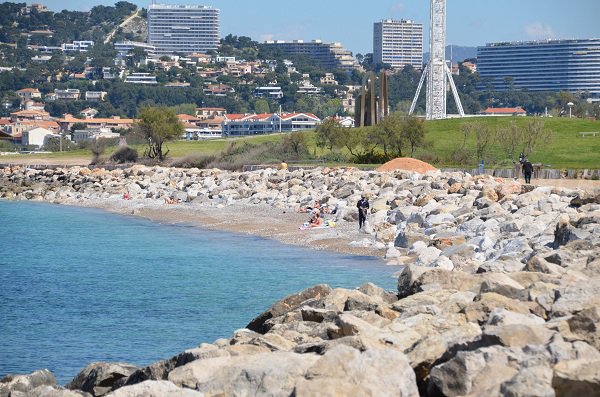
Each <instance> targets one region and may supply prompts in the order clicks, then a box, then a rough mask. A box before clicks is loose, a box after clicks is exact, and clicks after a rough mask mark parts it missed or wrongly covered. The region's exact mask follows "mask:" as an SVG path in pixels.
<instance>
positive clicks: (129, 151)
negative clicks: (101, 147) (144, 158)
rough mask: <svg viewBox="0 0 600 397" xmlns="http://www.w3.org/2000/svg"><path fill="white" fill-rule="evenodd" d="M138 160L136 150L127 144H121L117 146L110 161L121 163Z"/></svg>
mask: <svg viewBox="0 0 600 397" xmlns="http://www.w3.org/2000/svg"><path fill="white" fill-rule="evenodd" d="M137 160H138V152H137V150H135V149H133V148H130V147H129V146H122V147H120V148H118V149H117V150H116V151H115V152H114V153H113V154H112V155H111V156H110V161H112V162H115V163H118V164H123V163H135V162H137Z"/></svg>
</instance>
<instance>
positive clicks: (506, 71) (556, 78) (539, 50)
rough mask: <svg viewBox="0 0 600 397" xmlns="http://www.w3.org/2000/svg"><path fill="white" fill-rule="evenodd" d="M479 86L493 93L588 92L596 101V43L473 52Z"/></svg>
mask: <svg viewBox="0 0 600 397" xmlns="http://www.w3.org/2000/svg"><path fill="white" fill-rule="evenodd" d="M477 71H478V72H479V75H480V76H481V80H482V81H483V82H484V83H482V84H491V85H492V86H493V88H494V89H495V90H501V91H502V90H508V89H511V88H514V89H527V90H529V91H569V92H573V93H575V92H585V91H587V92H589V93H591V94H592V96H595V97H600V39H581V40H544V41H528V42H510V43H493V44H487V45H486V46H485V47H478V48H477Z"/></svg>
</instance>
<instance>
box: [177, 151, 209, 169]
mask: <svg viewBox="0 0 600 397" xmlns="http://www.w3.org/2000/svg"><path fill="white" fill-rule="evenodd" d="M216 159H217V157H216V156H214V155H208V156H207V155H201V154H190V155H188V156H185V157H183V158H181V159H177V160H174V161H173V162H172V163H171V167H177V168H194V167H195V168H209V167H208V165H209V164H211V163H212V162H214V161H215V160H216Z"/></svg>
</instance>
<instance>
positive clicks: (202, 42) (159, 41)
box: [148, 4, 220, 54]
mask: <svg viewBox="0 0 600 397" xmlns="http://www.w3.org/2000/svg"><path fill="white" fill-rule="evenodd" d="M219 39H220V24H219V10H218V9H217V8H213V7H210V6H200V5H171V4H150V6H149V7H148V44H151V45H153V46H155V47H156V53H158V54H172V53H175V52H178V53H183V54H191V53H195V52H207V51H210V50H216V49H217V48H218V47H219Z"/></svg>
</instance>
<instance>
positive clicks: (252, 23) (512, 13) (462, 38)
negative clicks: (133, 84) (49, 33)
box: [13, 0, 600, 53]
mask: <svg viewBox="0 0 600 397" xmlns="http://www.w3.org/2000/svg"><path fill="white" fill-rule="evenodd" d="M13 1H16V0H13ZM129 1H131V2H133V3H136V4H137V5H138V6H141V7H147V6H148V4H149V2H146V1H138V0H135V1H132V0H129ZM37 2H41V3H44V4H46V5H47V6H48V7H49V8H50V9H52V10H53V11H60V10H62V9H64V8H67V9H72V10H80V11H87V10H89V9H90V8H91V7H93V6H94V5H98V4H104V5H112V4H114V3H115V2H116V0H115V1H109V0H100V1H98V0H79V1H77V2H73V1H71V0H46V1H44V0H39V1H37ZM157 2H158V3H171V4H202V5H211V6H214V7H216V8H219V9H220V10H221V35H222V36H225V35H227V34H229V33H232V34H234V35H238V36H240V35H243V36H250V37H252V38H253V39H254V40H258V41H263V40H268V39H279V40H293V39H304V40H312V39H321V40H323V41H336V42H341V43H342V44H343V45H344V46H345V47H346V48H348V49H349V50H352V51H353V52H354V53H357V52H360V53H367V52H372V49H373V48H372V46H373V44H372V43H373V22H376V21H379V20H380V19H384V18H395V19H401V18H402V19H413V20H415V21H417V22H423V23H424V24H425V36H426V45H428V44H427V42H428V41H429V40H428V36H429V35H428V29H429V28H428V25H429V0H402V1H400V0H370V1H369V0H367V1H356V0H352V1H349V0H294V1H292V0H253V1H248V0H210V1H191V0H188V1H186V0H181V1H174V0H170V1H157ZM447 14H448V16H447V18H448V19H447V43H448V44H455V45H464V46H477V45H484V44H485V43H489V42H497V41H514V40H532V39H545V38H555V39H568V38H592V37H594V38H597V37H600V0H570V1H567V0H501V1H497V0H448V1H447Z"/></svg>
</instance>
